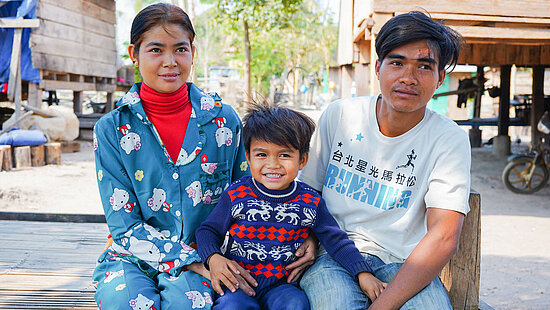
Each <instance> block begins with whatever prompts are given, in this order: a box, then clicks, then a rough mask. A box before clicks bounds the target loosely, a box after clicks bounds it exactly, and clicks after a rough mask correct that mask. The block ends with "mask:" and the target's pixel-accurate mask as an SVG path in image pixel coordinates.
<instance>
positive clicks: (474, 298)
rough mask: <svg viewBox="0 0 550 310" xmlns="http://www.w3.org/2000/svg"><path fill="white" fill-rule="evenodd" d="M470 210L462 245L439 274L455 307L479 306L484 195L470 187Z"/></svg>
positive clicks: (468, 307) (474, 309)
mask: <svg viewBox="0 0 550 310" xmlns="http://www.w3.org/2000/svg"><path fill="white" fill-rule="evenodd" d="M469 204H470V212H469V213H468V215H467V216H466V217H465V219H464V224H463V225H462V232H461V234H460V241H459V248H458V251H457V253H456V254H455V255H454V256H453V257H452V258H451V260H450V261H449V263H448V264H447V265H445V267H443V270H442V271H441V273H440V274H439V277H440V278H441V282H442V283H443V285H444V286H445V288H446V289H447V294H449V299H450V300H451V305H452V306H453V309H465V310H477V309H478V305H479V274H480V262H481V260H480V257H481V197H480V195H479V193H477V192H476V191H474V190H470V199H469Z"/></svg>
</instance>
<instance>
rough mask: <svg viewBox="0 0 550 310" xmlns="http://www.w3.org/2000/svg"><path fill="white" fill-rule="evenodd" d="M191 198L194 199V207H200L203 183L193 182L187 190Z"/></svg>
mask: <svg viewBox="0 0 550 310" xmlns="http://www.w3.org/2000/svg"><path fill="white" fill-rule="evenodd" d="M185 191H186V192H187V195H188V196H189V198H191V199H193V207H194V206H196V205H198V204H199V202H201V201H202V197H203V196H202V186H201V182H199V181H193V182H192V183H191V184H189V186H187V187H186V188H185Z"/></svg>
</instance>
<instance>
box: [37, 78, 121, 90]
mask: <svg viewBox="0 0 550 310" xmlns="http://www.w3.org/2000/svg"><path fill="white" fill-rule="evenodd" d="M40 88H42V89H51V90H57V89H67V90H73V91H77V92H80V91H84V90H95V91H114V90H115V89H116V84H94V83H79V82H62V81H49V80H42V81H41V82H40Z"/></svg>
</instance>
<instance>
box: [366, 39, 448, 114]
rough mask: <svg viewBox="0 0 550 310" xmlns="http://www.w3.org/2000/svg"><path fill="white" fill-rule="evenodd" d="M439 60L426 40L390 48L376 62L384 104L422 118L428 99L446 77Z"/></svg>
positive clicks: (397, 110)
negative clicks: (386, 53)
mask: <svg viewBox="0 0 550 310" xmlns="http://www.w3.org/2000/svg"><path fill="white" fill-rule="evenodd" d="M438 63H439V59H437V55H436V54H435V51H434V49H433V48H432V49H430V47H429V45H428V41H427V40H420V41H414V42H410V43H407V44H404V45H401V46H399V47H397V48H395V49H393V50H391V51H390V52H389V53H388V55H386V57H385V58H384V59H383V60H382V62H379V61H376V68H375V69H376V75H377V76H378V79H379V80H380V90H381V92H382V104H385V105H387V108H389V109H390V110H392V111H394V112H398V113H413V114H414V115H415V116H419V117H420V118H422V117H423V115H424V110H425V108H426V105H427V104H428V101H429V100H430V98H431V97H432V96H433V94H434V91H435V90H436V89H437V88H438V87H439V86H440V85H441V83H442V82H443V80H444V79H445V70H441V71H438Z"/></svg>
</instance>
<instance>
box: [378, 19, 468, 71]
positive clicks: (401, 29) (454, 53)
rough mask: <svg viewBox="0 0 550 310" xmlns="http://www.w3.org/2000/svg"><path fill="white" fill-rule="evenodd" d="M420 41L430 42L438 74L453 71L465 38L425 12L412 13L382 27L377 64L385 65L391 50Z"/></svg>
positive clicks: (391, 20)
mask: <svg viewBox="0 0 550 310" xmlns="http://www.w3.org/2000/svg"><path fill="white" fill-rule="evenodd" d="M419 40H427V41H428V46H429V47H430V48H433V49H434V50H435V54H436V55H437V56H438V57H437V59H438V61H439V68H438V69H439V71H441V70H444V69H451V70H452V69H454V67H455V66H456V65H457V63H458V55H459V54H460V49H461V48H462V47H463V46H464V45H465V41H464V38H463V37H462V36H461V35H460V34H459V33H458V32H456V31H455V30H453V29H451V28H450V27H448V26H445V25H442V24H440V23H438V22H436V21H434V20H433V19H431V18H430V17H429V16H428V15H426V14H424V13H422V12H419V11H411V12H409V13H406V14H401V15H397V16H395V17H392V18H391V19H390V20H389V21H388V22H386V23H385V24H384V25H383V26H382V28H381V29H380V32H379V33H378V36H377V37H376V44H375V46H376V53H377V54H378V60H379V61H380V62H382V60H384V58H385V57H386V56H387V55H388V53H389V52H390V51H391V50H393V49H395V48H397V47H399V46H402V45H404V44H407V43H410V42H414V41H419Z"/></svg>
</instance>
